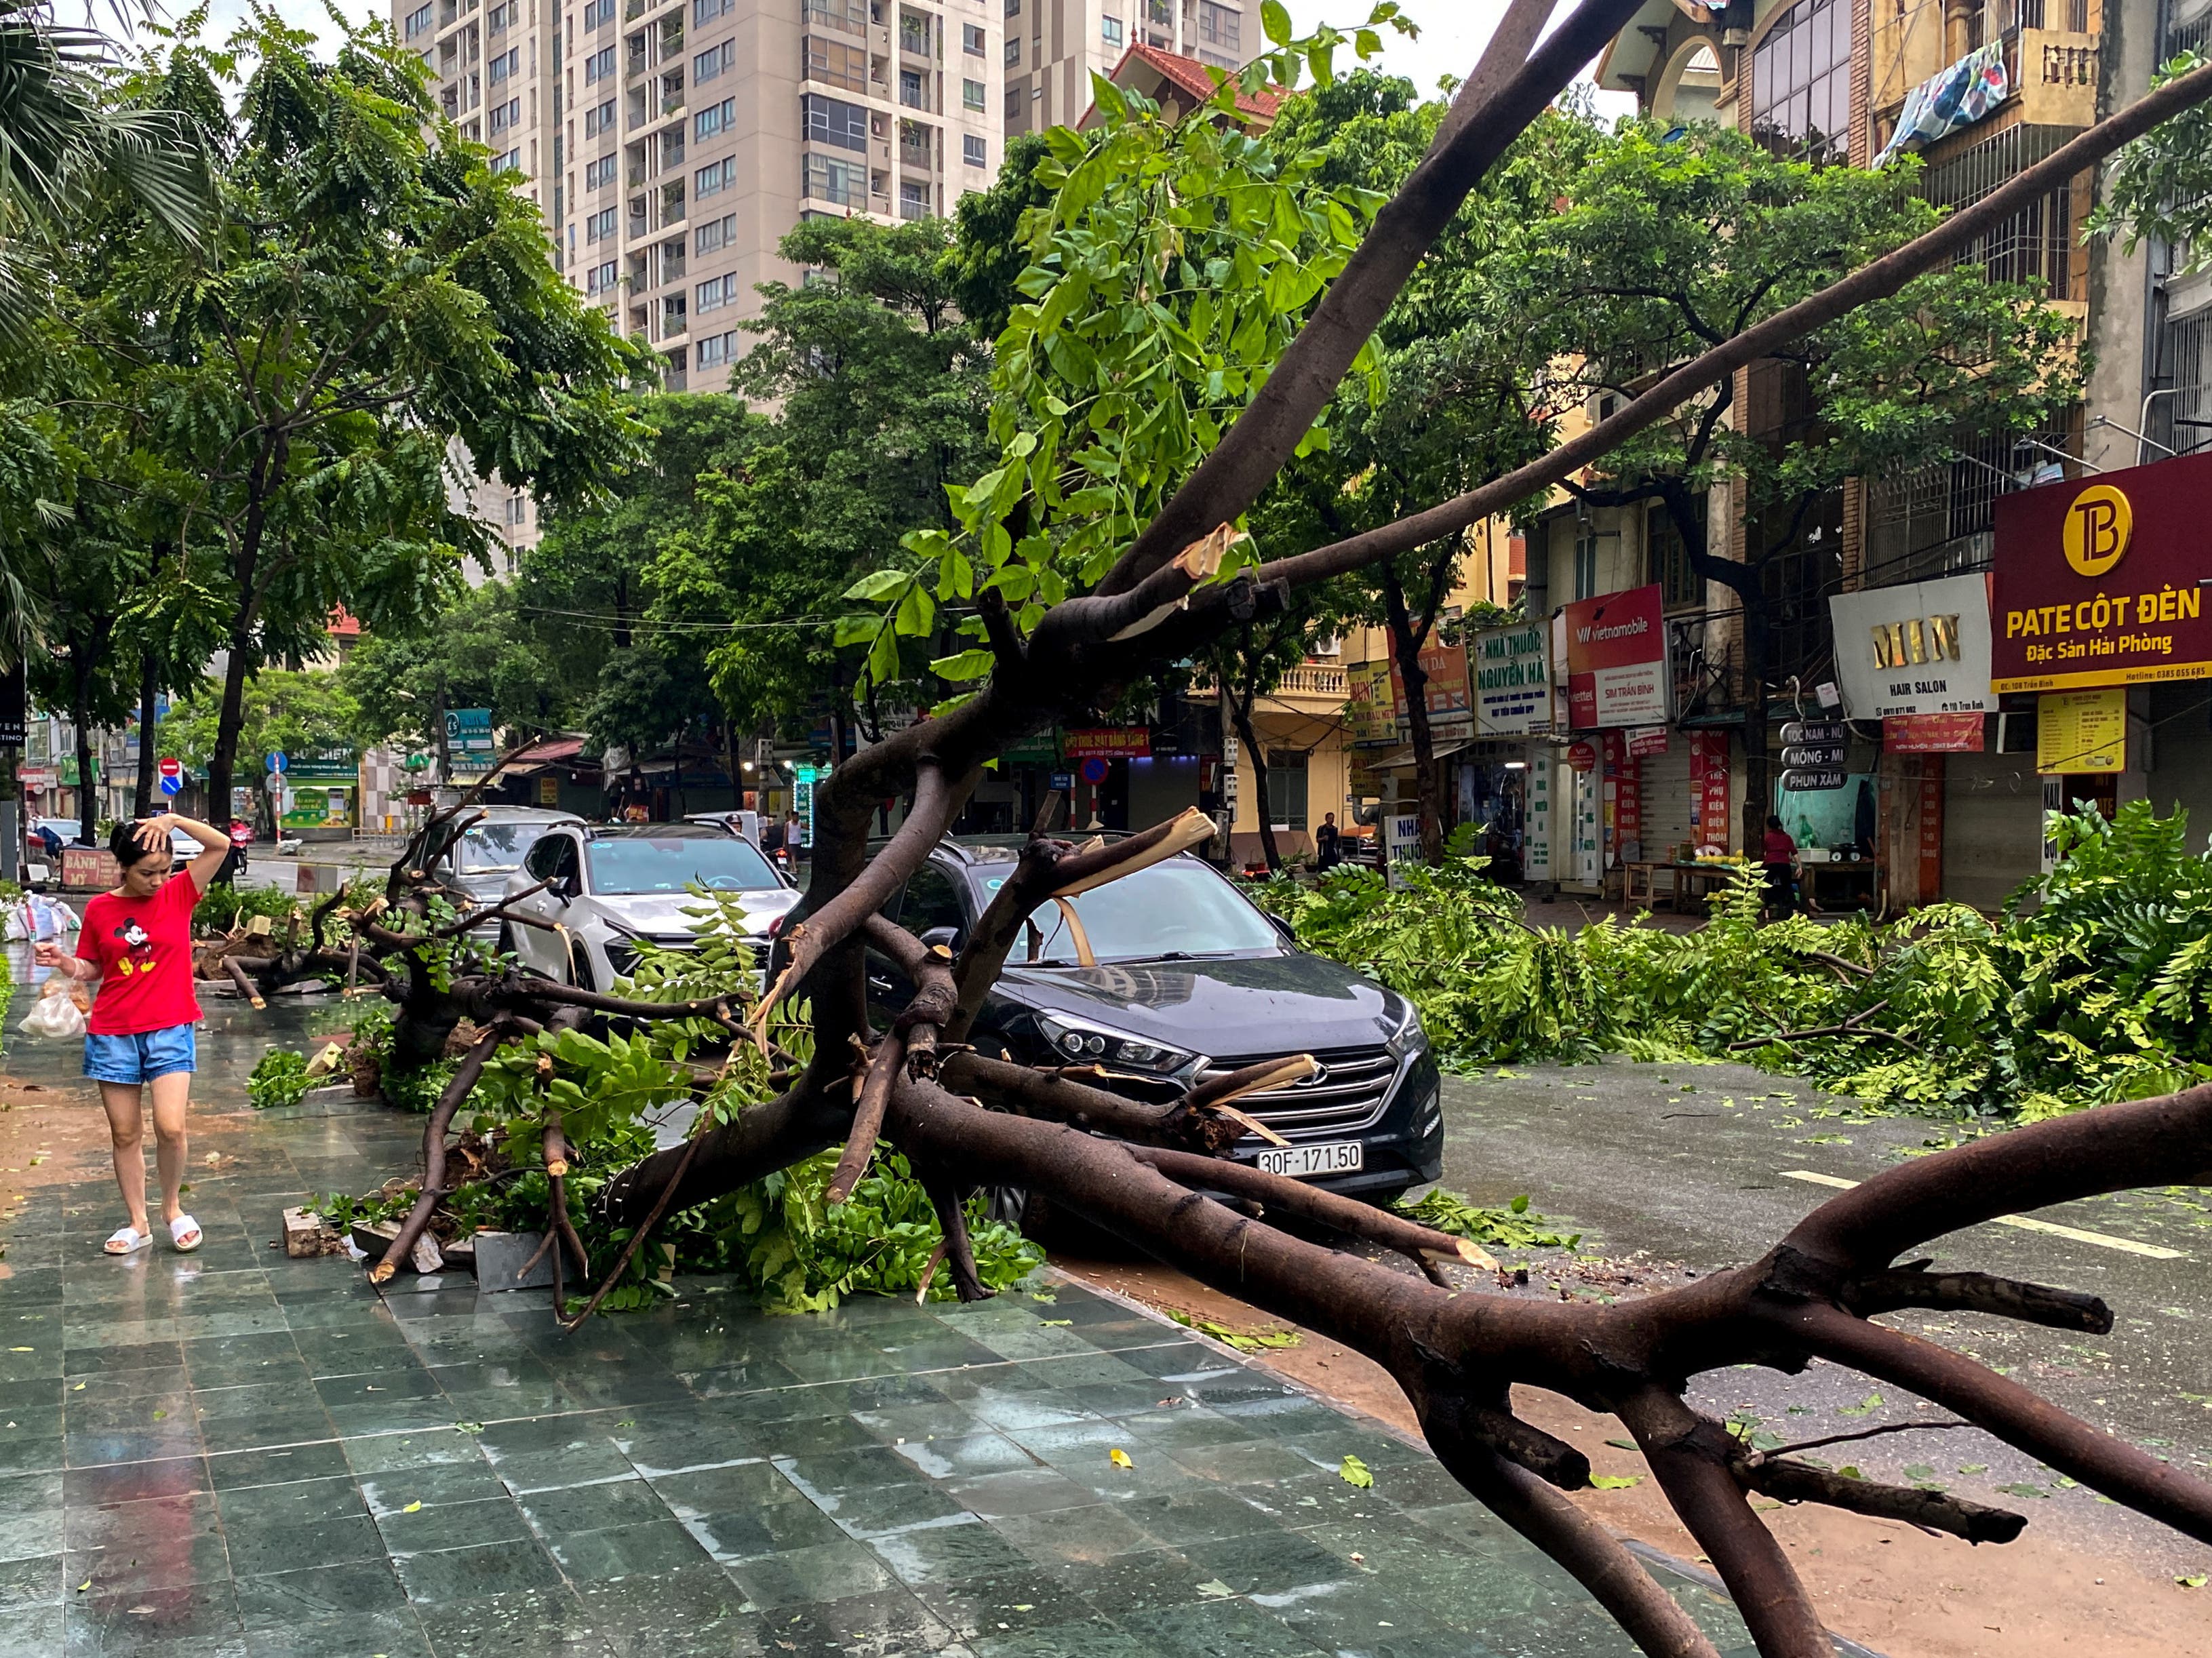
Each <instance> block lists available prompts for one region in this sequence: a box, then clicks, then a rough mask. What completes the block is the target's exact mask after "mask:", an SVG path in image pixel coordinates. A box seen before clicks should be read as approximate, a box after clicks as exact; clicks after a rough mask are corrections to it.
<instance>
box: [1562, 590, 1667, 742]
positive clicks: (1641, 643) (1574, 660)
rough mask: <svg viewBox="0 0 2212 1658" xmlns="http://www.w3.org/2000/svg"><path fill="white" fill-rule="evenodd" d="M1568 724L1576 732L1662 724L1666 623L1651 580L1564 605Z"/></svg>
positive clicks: (1664, 720)
mask: <svg viewBox="0 0 2212 1658" xmlns="http://www.w3.org/2000/svg"><path fill="white" fill-rule="evenodd" d="M1566 623H1567V629H1566V631H1567V712H1568V723H1569V724H1570V725H1571V726H1572V727H1573V728H1574V729H1575V730H1576V731H1578V732H1590V731H1601V730H1603V729H1605V728H1607V727H1608V726H1659V725H1664V724H1665V723H1666V722H1667V720H1668V718H1669V717H1670V715H1671V714H1673V710H1672V709H1671V708H1668V696H1667V622H1666V615H1665V610H1664V605H1663V601H1662V594H1661V590H1660V589H1659V587H1658V586H1656V585H1654V586H1649V587H1632V588H1630V589H1629V590H1628V591H1627V592H1622V593H1606V594H1603V595H1601V597H1599V598H1578V599H1577V600H1576V601H1575V602H1574V603H1573V604H1570V605H1568V606H1567V610H1566Z"/></svg>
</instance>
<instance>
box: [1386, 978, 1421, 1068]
mask: <svg viewBox="0 0 2212 1658" xmlns="http://www.w3.org/2000/svg"><path fill="white" fill-rule="evenodd" d="M1391 999H1392V1000H1393V1001H1394V1002H1395V1003H1396V1006H1395V1007H1394V1008H1391V1009H1389V1011H1386V1012H1385V1013H1384V1015H1383V1018H1384V1021H1385V1023H1386V1024H1389V1027H1390V1034H1389V1038H1388V1039H1387V1040H1386V1041H1385V1042H1383V1051H1384V1052H1386V1053H1387V1054H1389V1056H1390V1057H1391V1058H1392V1059H1394V1060H1402V1059H1404V1058H1405V1057H1406V1056H1407V1054H1419V1053H1420V1052H1421V1051H1422V1050H1423V1049H1424V1048H1427V1047H1428V1045H1429V1035H1428V1032H1426V1031H1425V1030H1423V1029H1421V1010H1420V1009H1419V1008H1418V1007H1415V1006H1414V1005H1413V1003H1412V1002H1411V1001H1409V1000H1407V999H1406V998H1405V997H1403V996H1400V995H1397V994H1395V993H1393V995H1392V998H1391Z"/></svg>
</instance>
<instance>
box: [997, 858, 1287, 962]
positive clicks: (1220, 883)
mask: <svg viewBox="0 0 2212 1658" xmlns="http://www.w3.org/2000/svg"><path fill="white" fill-rule="evenodd" d="M974 879H975V884H976V885H977V886H978V888H980V889H981V894H982V902H984V903H988V902H990V901H991V896H992V895H993V894H994V893H995V892H997V891H998V890H999V888H1000V885H1001V884H1003V883H1004V881H1005V879H1006V877H1005V876H1004V875H1002V874H996V873H993V872H990V871H989V870H979V871H977V872H975V876H974ZM1067 902H1068V904H1069V906H1070V907H1071V908H1073V910H1074V911H1075V914H1076V918H1077V919H1078V920H1079V921H1081V922H1082V924H1083V931H1084V932H1085V935H1086V936H1087V937H1088V938H1089V939H1090V941H1091V955H1092V957H1094V958H1095V959H1096V960H1098V961H1101V962H1133V961H1157V960H1159V959H1161V958H1162V957H1177V956H1241V955H1249V954H1250V953H1252V952H1254V951H1256V950H1268V951H1273V950H1279V949H1281V948H1282V944H1283V939H1282V935H1281V934H1280V933H1279V932H1276V931H1275V928H1274V926H1273V923H1272V922H1270V921H1269V920H1267V917H1266V916H1264V915H1262V914H1261V913H1260V912H1259V911H1258V910H1256V909H1255V908H1252V906H1251V905H1250V904H1249V903H1247V902H1245V901H1244V897H1243V894H1241V893H1239V892H1238V891H1237V889H1236V888H1234V887H1232V886H1231V885H1230V884H1229V883H1228V882H1226V881H1225V880H1223V879H1222V878H1220V877H1219V876H1218V875H1216V874H1215V873H1214V872H1212V870H1210V869H1208V868H1206V866H1205V865H1203V864H1197V863H1192V862H1190V861H1188V860H1187V859H1172V860H1170V862H1167V863H1164V864H1155V865H1152V867H1151V868H1150V869H1145V870H1139V871H1138V872H1136V873H1135V874H1134V875H1128V876H1124V877H1123V878H1121V879H1120V880H1118V881H1111V882H1109V883H1108V884H1106V885H1104V886H1103V887H1099V888H1097V889H1096V890H1092V891H1090V892H1085V893H1082V894H1080V895H1079V896H1076V897H1073V898H1071V899H1069V900H1068V901H1067ZM1013 959H1014V960H1015V961H1017V962H1030V963H1037V964H1039V965H1042V966H1047V967H1073V966H1074V965H1075V964H1076V962H1077V953H1076V948H1075V941H1074V938H1073V933H1072V931H1071V929H1070V928H1069V926H1068V925H1067V918H1066V916H1065V915H1064V914H1061V912H1060V906H1059V905H1058V904H1057V903H1043V904H1040V905H1038V906H1037V908H1036V909H1034V910H1032V911H1031V912H1030V919H1029V925H1028V926H1025V927H1024V928H1023V929H1022V933H1021V937H1020V938H1018V939H1017V940H1016V941H1015V944H1014V950H1013Z"/></svg>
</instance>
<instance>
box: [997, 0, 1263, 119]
mask: <svg viewBox="0 0 2212 1658" xmlns="http://www.w3.org/2000/svg"><path fill="white" fill-rule="evenodd" d="M1003 5H1004V9H1005V11H1006V45H1005V46H1004V48H1003V53H1004V57H1005V62H1006V105H1005V108H1006V129H1005V130H1006V134H1007V136H1008V137H1012V135H1014V134H1015V133H1018V132H1042V131H1044V129H1045V128H1047V127H1051V126H1073V125H1075V124H1076V123H1077V122H1079V121H1080V120H1081V119H1082V118H1083V112H1085V110H1087V109H1089V108H1090V107H1091V75H1092V73H1093V72H1094V71H1095V72H1097V74H1100V75H1108V76H1110V75H1111V74H1112V73H1113V71H1114V68H1115V65H1116V64H1119V63H1120V62H1121V57H1122V54H1123V53H1124V52H1127V50H1128V49H1129V48H1130V47H1131V46H1152V47H1156V48H1158V49H1159V50H1160V51H1163V52H1173V53H1175V54H1176V56H1178V57H1182V58H1196V59H1197V60H1198V61H1199V62H1200V63H1201V64H1212V65H1213V66H1214V67H1215V68H1217V69H1225V70H1237V69H1242V68H1243V66H1244V64H1246V63H1247V62H1248V61H1249V59H1251V58H1254V57H1255V56H1257V55H1258V53H1259V51H1260V48H1261V46H1262V45H1263V44H1264V43H1263V42H1262V41H1261V39H1260V38H1259V27H1260V20H1259V15H1258V11H1259V8H1258V6H1257V4H1256V3H1255V4H1254V5H1253V6H1252V8H1251V10H1252V14H1253V15H1251V16H1250V17H1249V18H1248V17H1247V16H1246V15H1245V10H1246V8H1245V6H1244V5H1243V3H1242V0H1003Z"/></svg>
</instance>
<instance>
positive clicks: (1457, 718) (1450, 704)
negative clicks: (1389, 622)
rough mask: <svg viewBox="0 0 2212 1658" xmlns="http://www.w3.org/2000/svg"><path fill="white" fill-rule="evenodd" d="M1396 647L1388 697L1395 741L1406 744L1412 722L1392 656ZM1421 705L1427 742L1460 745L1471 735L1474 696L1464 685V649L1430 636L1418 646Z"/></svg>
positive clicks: (1465, 650)
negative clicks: (1426, 722) (1392, 707)
mask: <svg viewBox="0 0 2212 1658" xmlns="http://www.w3.org/2000/svg"><path fill="white" fill-rule="evenodd" d="M1396 650H1397V647H1396V644H1395V641H1394V642H1393V644H1392V647H1391V651H1392V655H1391V661H1390V674H1391V678H1392V681H1393V682H1394V683H1393V685H1392V690H1391V695H1392V698H1393V701H1394V705H1395V708H1396V711H1397V715H1398V723H1397V739H1398V741H1400V742H1401V743H1404V742H1409V741H1411V740H1412V738H1413V723H1412V721H1411V720H1409V719H1408V718H1407V713H1406V705H1407V699H1406V683H1405V678H1404V676H1403V674H1402V673H1401V671H1400V669H1399V665H1398V661H1397V656H1396ZM1419 662H1420V665H1421V678H1422V684H1421V705H1422V707H1423V708H1425V709H1426V710H1427V711H1428V716H1429V737H1430V740H1431V741H1432V742H1437V743H1463V742H1465V741H1466V740H1467V739H1468V738H1471V737H1473V736H1474V695H1473V693H1472V692H1471V691H1470V690H1469V689H1468V677H1467V647H1465V646H1463V645H1446V644H1443V643H1442V642H1441V641H1438V640H1437V637H1436V635H1434V634H1431V635H1430V636H1429V642H1428V643H1427V644H1426V645H1424V646H1423V647H1421V653H1420V656H1419Z"/></svg>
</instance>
